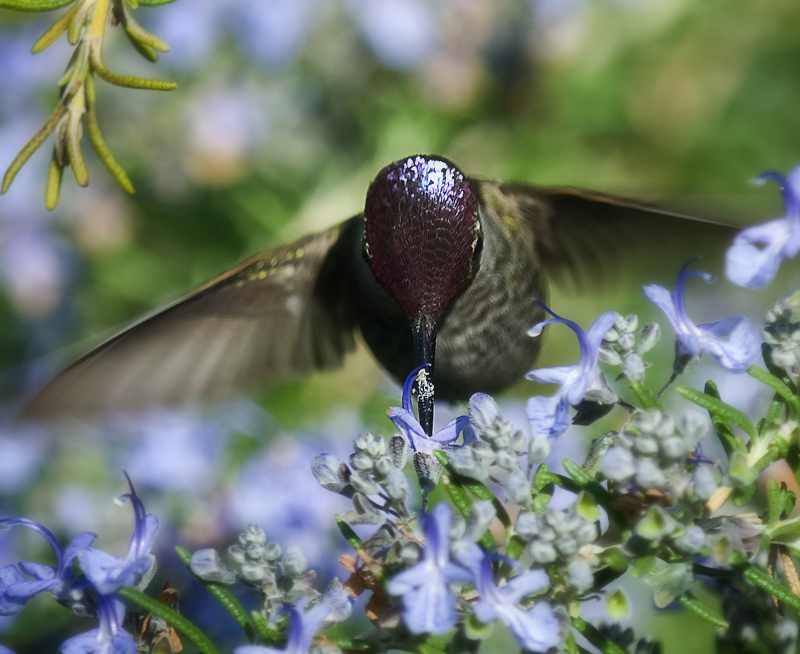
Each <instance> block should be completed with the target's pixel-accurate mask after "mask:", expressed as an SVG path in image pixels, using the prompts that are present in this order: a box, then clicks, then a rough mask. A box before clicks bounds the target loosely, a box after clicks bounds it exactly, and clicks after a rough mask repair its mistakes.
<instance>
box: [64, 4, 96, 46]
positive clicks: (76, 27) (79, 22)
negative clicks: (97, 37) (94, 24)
mask: <svg viewBox="0 0 800 654" xmlns="http://www.w3.org/2000/svg"><path fill="white" fill-rule="evenodd" d="M92 6H93V5H92V4H91V3H90V2H83V3H81V8H80V11H78V12H77V13H76V14H75V15H74V16H73V17H72V20H71V21H70V23H69V29H68V30H67V40H68V41H69V42H70V44H71V45H77V43H78V41H79V40H80V38H81V32H82V30H83V26H84V25H85V24H86V17H87V16H88V15H89V9H90V8H91V7H92Z"/></svg>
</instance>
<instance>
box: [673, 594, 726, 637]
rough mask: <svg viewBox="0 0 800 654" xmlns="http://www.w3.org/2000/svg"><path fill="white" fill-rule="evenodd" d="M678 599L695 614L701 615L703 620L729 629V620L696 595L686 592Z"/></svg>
mask: <svg viewBox="0 0 800 654" xmlns="http://www.w3.org/2000/svg"><path fill="white" fill-rule="evenodd" d="M678 601H679V602H680V603H681V604H683V605H684V606H685V607H686V608H687V609H689V610H690V611H691V612H692V613H694V614H695V615H699V616H700V617H701V618H703V620H706V621H708V622H710V623H711V624H713V625H716V626H717V627H722V628H723V629H727V628H728V627H729V626H730V625H729V624H728V622H727V620H725V618H723V617H722V616H721V615H719V614H718V613H717V612H716V611H714V610H713V609H711V608H709V607H708V606H706V605H705V604H703V603H702V602H701V601H700V600H699V599H697V598H696V597H694V596H693V595H692V594H691V593H684V594H683V595H681V596H680V597H679V598H678Z"/></svg>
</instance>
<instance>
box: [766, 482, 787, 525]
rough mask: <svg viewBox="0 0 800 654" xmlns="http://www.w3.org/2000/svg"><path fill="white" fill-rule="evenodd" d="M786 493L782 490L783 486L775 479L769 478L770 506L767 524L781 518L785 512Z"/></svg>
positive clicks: (768, 495) (768, 496)
mask: <svg viewBox="0 0 800 654" xmlns="http://www.w3.org/2000/svg"><path fill="white" fill-rule="evenodd" d="M784 497H785V496H784V494H783V493H782V492H781V487H780V486H779V485H778V482H777V481H775V480H774V479H770V480H769V487H768V489H767V500H768V503H769V504H768V506H769V517H768V519H767V524H769V525H771V524H774V523H776V522H777V521H778V520H780V519H781V513H783V504H784Z"/></svg>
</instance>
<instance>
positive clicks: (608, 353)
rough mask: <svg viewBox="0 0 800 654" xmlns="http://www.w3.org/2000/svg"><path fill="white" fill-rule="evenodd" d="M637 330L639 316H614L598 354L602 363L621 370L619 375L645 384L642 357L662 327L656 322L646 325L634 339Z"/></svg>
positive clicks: (656, 341) (654, 341)
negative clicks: (614, 318) (612, 323)
mask: <svg viewBox="0 0 800 654" xmlns="http://www.w3.org/2000/svg"><path fill="white" fill-rule="evenodd" d="M638 329H639V316H637V315H636V314H631V315H629V316H622V315H620V314H617V319H616V321H615V322H614V326H613V327H612V328H611V329H609V330H608V333H607V334H606V335H605V337H604V338H603V342H602V343H601V345H600V351H599V359H600V361H601V363H605V364H607V365H609V366H618V367H620V368H621V374H622V376H623V377H624V378H625V379H627V380H629V381H632V382H642V381H644V371H645V368H646V367H647V366H646V364H645V362H644V360H643V359H642V357H643V355H644V354H645V353H646V352H649V351H650V350H652V349H653V348H654V347H655V346H656V344H657V343H658V341H659V339H660V338H661V327H659V326H658V323H657V322H650V323H647V324H646V325H645V326H644V327H643V328H642V331H641V333H640V334H638V338H637V331H638ZM637 341H638V342H637Z"/></svg>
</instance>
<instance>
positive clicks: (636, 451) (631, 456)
mask: <svg viewBox="0 0 800 654" xmlns="http://www.w3.org/2000/svg"><path fill="white" fill-rule="evenodd" d="M685 427H686V435H683V434H681V433H679V432H678V431H677V428H676V425H675V421H674V420H673V419H672V417H671V416H669V415H668V414H665V413H662V412H661V411H659V410H657V409H654V410H652V411H641V412H638V413H636V414H634V416H633V417H632V418H631V421H630V422H629V423H628V424H627V425H626V427H625V428H624V429H623V430H622V431H621V432H620V433H619V434H617V435H616V438H615V440H616V442H617V444H616V445H615V446H614V447H612V448H611V449H609V450H608V451H607V452H606V453H605V455H604V456H603V458H602V462H601V467H602V471H603V475H604V476H605V477H606V479H608V480H609V481H612V482H614V483H615V484H616V485H617V486H616V487H617V488H618V489H620V490H621V489H623V488H624V489H626V491H627V492H636V491H641V492H647V491H649V490H658V491H660V492H663V493H669V494H670V495H671V496H672V497H673V498H674V497H677V496H679V495H680V494H681V493H682V492H683V491H684V489H685V488H686V487H687V485H688V484H689V483H690V482H691V480H692V478H691V477H689V476H688V475H687V474H686V467H685V463H686V461H687V459H688V458H689V454H690V452H691V451H692V450H694V448H695V447H696V446H697V443H698V440H699V438H700V436H701V435H702V433H703V432H704V431H705V425H699V424H691V423H688V424H686V425H685ZM694 485H695V490H696V492H697V493H698V494H699V495H700V497H701V498H702V499H704V500H706V499H708V498H709V497H710V496H711V493H712V492H713V491H714V490H716V485H715V484H714V478H713V473H711V472H709V467H708V466H704V465H698V468H697V471H696V473H695V479H694Z"/></svg>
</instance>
